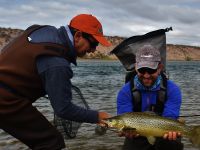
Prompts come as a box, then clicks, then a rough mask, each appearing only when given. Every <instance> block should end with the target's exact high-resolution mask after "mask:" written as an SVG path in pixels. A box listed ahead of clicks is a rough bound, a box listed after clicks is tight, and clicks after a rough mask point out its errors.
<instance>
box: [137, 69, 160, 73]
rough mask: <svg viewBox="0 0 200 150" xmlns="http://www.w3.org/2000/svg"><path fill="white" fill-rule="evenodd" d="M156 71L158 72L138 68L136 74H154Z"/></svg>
mask: <svg viewBox="0 0 200 150" xmlns="http://www.w3.org/2000/svg"><path fill="white" fill-rule="evenodd" d="M157 70H158V69H151V68H140V69H138V72H139V73H140V74H145V73H146V72H147V73H148V74H154V73H156V72H157Z"/></svg>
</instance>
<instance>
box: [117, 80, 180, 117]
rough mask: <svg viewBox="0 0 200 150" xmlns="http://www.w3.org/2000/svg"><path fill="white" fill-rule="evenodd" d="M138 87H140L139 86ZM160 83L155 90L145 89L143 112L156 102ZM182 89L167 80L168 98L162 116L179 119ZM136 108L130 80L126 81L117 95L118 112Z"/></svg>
mask: <svg viewBox="0 0 200 150" xmlns="http://www.w3.org/2000/svg"><path fill="white" fill-rule="evenodd" d="M137 88H138V87H137ZM159 89H160V85H158V86H157V87H155V88H154V89H153V90H143V89H140V88H139V89H138V90H140V91H141V94H142V112H144V111H149V110H148V108H149V105H151V104H156V99H157V91H158V90H159ZM181 99H182V98H181V91H180V89H179V87H178V86H177V85H176V84H175V83H174V82H172V81H171V80H168V81H167V100H166V102H165V104H164V111H163V114H162V116H165V117H169V118H173V119H177V118H178V116H179V114H180V107H181ZM133 110H134V106H133V100H132V96H131V88H130V82H128V83H126V84H125V85H124V86H123V87H122V89H121V90H120V91H119V93H118V96H117V114H123V113H126V112H132V111H133Z"/></svg>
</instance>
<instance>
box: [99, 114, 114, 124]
mask: <svg viewBox="0 0 200 150" xmlns="http://www.w3.org/2000/svg"><path fill="white" fill-rule="evenodd" d="M110 117H111V115H110V114H108V113H107V112H99V122H98V123H99V124H100V125H101V124H105V123H104V122H103V121H102V120H103V119H107V118H110Z"/></svg>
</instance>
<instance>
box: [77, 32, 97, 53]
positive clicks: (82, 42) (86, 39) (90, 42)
mask: <svg viewBox="0 0 200 150" xmlns="http://www.w3.org/2000/svg"><path fill="white" fill-rule="evenodd" d="M74 46H75V49H76V52H77V56H79V57H83V56H84V55H85V54H86V53H91V52H92V53H93V52H94V51H95V50H96V47H97V46H98V42H97V41H96V40H95V39H94V38H93V37H92V36H91V35H89V34H85V33H83V32H80V31H77V32H76V33H75V35H74Z"/></svg>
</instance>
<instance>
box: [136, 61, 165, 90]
mask: <svg viewBox="0 0 200 150" xmlns="http://www.w3.org/2000/svg"><path fill="white" fill-rule="evenodd" d="M161 68H162V67H161V64H159V65H158V68H157V69H151V68H146V67H145V68H140V69H138V70H136V72H137V75H138V77H139V80H140V81H141V83H142V84H143V85H144V86H145V87H151V86H152V85H153V84H154V83H155V81H156V80H157V78H158V76H159V75H160V72H161Z"/></svg>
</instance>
